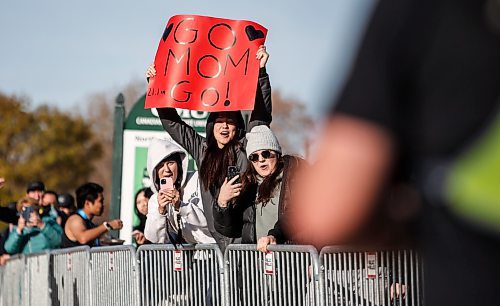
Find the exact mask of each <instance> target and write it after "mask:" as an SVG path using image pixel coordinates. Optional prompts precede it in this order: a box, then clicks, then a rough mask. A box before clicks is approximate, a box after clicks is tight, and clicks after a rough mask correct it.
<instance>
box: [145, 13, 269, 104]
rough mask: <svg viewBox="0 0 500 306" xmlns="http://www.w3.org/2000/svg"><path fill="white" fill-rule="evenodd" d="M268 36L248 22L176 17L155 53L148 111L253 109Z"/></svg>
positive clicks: (149, 88)
mask: <svg viewBox="0 0 500 306" xmlns="http://www.w3.org/2000/svg"><path fill="white" fill-rule="evenodd" d="M266 34H267V29H266V28H264V27H263V26H261V25H259V24H257V23H255V22H251V21H246V20H229V19H220V18H213V17H206V16H195V15H177V16H173V17H172V18H170V20H169V21H168V23H167V26H166V28H165V31H164V32H163V35H162V38H161V39H160V44H159V46H158V51H157V52H156V57H155V62H154V63H155V68H156V76H155V77H152V78H151V79H150V80H149V84H148V89H147V94H146V103H145V108H153V107H175V108H183V109H190V110H198V111H209V112H213V111H232V110H252V109H253V106H254V101H255V94H256V89H257V82H258V75H259V60H257V59H256V57H255V55H256V53H257V50H258V48H259V46H260V45H263V44H264V42H265V40H266Z"/></svg>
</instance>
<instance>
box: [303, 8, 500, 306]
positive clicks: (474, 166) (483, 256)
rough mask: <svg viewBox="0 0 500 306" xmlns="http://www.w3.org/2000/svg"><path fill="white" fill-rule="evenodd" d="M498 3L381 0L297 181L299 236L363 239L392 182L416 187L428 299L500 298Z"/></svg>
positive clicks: (406, 197) (405, 196) (404, 201)
mask: <svg viewBox="0 0 500 306" xmlns="http://www.w3.org/2000/svg"><path fill="white" fill-rule="evenodd" d="M499 7H500V5H499V2H498V1H486V0H440V1H437V0H420V1H416V0H382V1H380V2H379V4H378V7H377V8H376V10H375V12H374V15H373V17H372V20H371V23H370V25H369V27H368V29H367V32H366V34H365V37H364V39H363V42H362V44H361V48H360V51H359V54H358V57H357V59H356V61H355V64H354V67H353V69H352V72H351V74H350V76H349V78H348V81H347V83H346V85H345V87H344V89H343V91H342V93H341V94H340V96H339V97H338V99H335V101H334V106H333V108H332V112H331V115H330V118H329V122H328V123H327V125H326V128H325V132H324V134H323V136H322V138H321V141H320V146H319V148H318V159H317V162H316V163H315V165H314V166H313V167H312V168H311V170H310V171H308V172H306V173H305V174H304V175H303V177H302V178H301V179H300V181H301V182H302V184H301V187H302V188H301V190H299V191H298V192H297V193H296V200H297V202H298V203H299V204H300V203H303V204H304V205H301V208H300V209H297V216H298V217H296V218H295V221H296V222H295V224H294V226H295V227H294V228H296V229H304V228H305V229H308V230H309V233H308V235H305V236H303V237H302V239H301V242H308V243H311V242H312V243H315V244H316V245H325V244H338V243H349V242H352V241H355V240H356V239H357V238H359V237H360V236H364V238H365V241H366V240H370V239H369V238H370V237H372V236H371V232H369V231H367V230H366V226H367V225H368V224H370V223H371V219H372V218H373V216H374V215H375V214H377V213H379V212H380V210H381V209H382V206H381V204H380V203H382V202H384V200H386V197H387V192H388V190H390V188H392V187H393V186H396V185H398V184H407V186H414V188H415V190H416V193H414V194H413V193H411V192H408V193H404V192H403V193H402V194H400V201H399V204H400V205H402V206H403V207H404V208H406V209H409V205H410V203H419V202H421V203H423V205H422V208H421V209H422V210H421V214H420V217H421V218H420V219H418V220H419V221H420V223H419V227H418V228H417V233H418V234H417V235H416V238H417V239H418V241H419V242H420V243H421V247H422V251H423V254H424V261H425V264H424V273H425V275H424V277H425V282H424V285H425V290H424V291H425V303H426V305H499V304H500V295H498V289H499V288H500V286H499V285H498V284H499V283H498V280H497V278H498V275H499V273H500V264H499V263H498V258H500V235H499V233H500V194H499V190H500V188H498V187H499V186H500V185H499V182H500V136H499V135H500V99H499V98H500V31H499V30H500V27H499V25H500V10H499ZM410 195H411V196H410ZM306 203H307V204H306ZM367 237H368V239H366V238H367Z"/></svg>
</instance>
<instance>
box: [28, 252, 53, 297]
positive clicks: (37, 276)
mask: <svg viewBox="0 0 500 306" xmlns="http://www.w3.org/2000/svg"><path fill="white" fill-rule="evenodd" d="M49 275H50V253H49V251H45V252H41V253H33V254H29V255H25V272H24V289H23V292H24V300H23V304H24V305H27V306H28V305H40V306H44V305H47V306H50V305H51V304H52V303H51V301H50V292H51V288H50V281H49Z"/></svg>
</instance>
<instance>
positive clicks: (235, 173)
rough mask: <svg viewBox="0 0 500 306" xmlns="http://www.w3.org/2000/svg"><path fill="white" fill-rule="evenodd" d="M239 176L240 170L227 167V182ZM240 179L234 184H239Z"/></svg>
mask: <svg viewBox="0 0 500 306" xmlns="http://www.w3.org/2000/svg"><path fill="white" fill-rule="evenodd" d="M238 175H240V168H238V167H237V166H229V167H227V180H228V181H230V180H231V179H232V178H233V177H235V176H238ZM239 182H240V179H239V178H238V179H237V180H236V181H235V183H239Z"/></svg>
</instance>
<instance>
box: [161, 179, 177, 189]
mask: <svg viewBox="0 0 500 306" xmlns="http://www.w3.org/2000/svg"><path fill="white" fill-rule="evenodd" d="M160 189H161V190H172V189H174V181H173V180H172V178H171V177H164V178H161V179H160Z"/></svg>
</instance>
